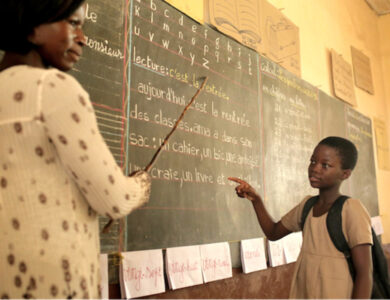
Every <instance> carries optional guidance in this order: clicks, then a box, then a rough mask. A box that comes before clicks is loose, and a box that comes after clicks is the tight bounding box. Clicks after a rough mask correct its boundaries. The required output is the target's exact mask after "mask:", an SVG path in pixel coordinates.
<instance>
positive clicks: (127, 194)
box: [0, 0, 151, 298]
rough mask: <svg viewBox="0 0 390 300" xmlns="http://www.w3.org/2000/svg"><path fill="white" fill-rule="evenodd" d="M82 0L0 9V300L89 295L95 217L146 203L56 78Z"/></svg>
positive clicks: (88, 110)
mask: <svg viewBox="0 0 390 300" xmlns="http://www.w3.org/2000/svg"><path fill="white" fill-rule="evenodd" d="M83 2H84V1H83V0H1V3H0V30H1V33H0V36H1V39H0V49H1V50H4V51H5V55H4V57H3V60H2V61H1V63H0V140H1V143H0V298H98V297H99V282H100V279H99V260H98V259H99V252H100V248H99V231H98V219H97V214H100V215H105V216H109V217H111V218H120V217H123V216H125V215H127V214H128V213H130V212H131V211H133V210H134V209H136V208H138V207H139V206H141V205H142V204H144V203H145V202H146V201H147V200H148V198H149V194H150V183H151V180H150V176H149V174H148V173H146V172H143V171H139V172H136V173H135V174H134V175H133V176H131V177H127V176H124V175H123V173H122V171H121V169H120V168H119V167H118V166H117V164H116V162H115V160H114V158H113V156H112V154H111V153H110V151H109V149H108V147H107V145H106V144H105V142H104V141H103V138H102V136H101V135H100V133H99V130H98V127H97V123H96V117H95V114H94V111H93V108H92V105H91V102H90V100H89V96H88V94H87V93H86V92H85V90H84V89H83V88H82V87H81V86H80V84H79V83H78V82H77V81H76V80H75V79H74V78H73V77H71V76H69V75H67V74H66V73H64V72H66V71H68V70H70V69H71V68H72V67H73V65H74V64H75V63H76V62H77V61H78V60H79V58H80V56H81V54H82V49H83V46H84V45H85V37H84V34H83V30H82V25H83V23H84V17H85V7H84V5H83Z"/></svg>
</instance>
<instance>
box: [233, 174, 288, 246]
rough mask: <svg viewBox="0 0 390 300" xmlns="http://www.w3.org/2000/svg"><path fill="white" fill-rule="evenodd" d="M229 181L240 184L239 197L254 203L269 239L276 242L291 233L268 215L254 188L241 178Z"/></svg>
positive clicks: (261, 224)
mask: <svg viewBox="0 0 390 300" xmlns="http://www.w3.org/2000/svg"><path fill="white" fill-rule="evenodd" d="M228 179H229V180H231V181H234V182H237V183H238V184H239V185H238V186H236V193H237V195H238V196H239V197H241V198H247V199H248V200H250V201H251V202H252V204H253V208H254V209H255V212H256V215H257V219H258V221H259V223H260V226H261V229H263V232H264V233H265V235H266V236H267V239H269V240H271V241H275V240H278V239H281V238H282V237H284V236H286V235H287V234H289V233H291V231H290V230H288V229H287V228H286V227H284V226H283V224H282V223H281V222H280V221H279V222H277V223H275V222H274V220H273V219H272V218H271V216H270V215H269V214H268V212H267V210H266V208H265V206H264V204H263V201H262V199H261V197H260V196H259V195H258V194H257V193H256V191H255V189H254V188H252V187H251V186H250V185H249V184H248V183H247V182H245V181H244V180H241V179H239V178H236V177H229V178H228Z"/></svg>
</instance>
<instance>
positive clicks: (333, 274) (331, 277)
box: [282, 197, 372, 299]
mask: <svg viewBox="0 0 390 300" xmlns="http://www.w3.org/2000/svg"><path fill="white" fill-rule="evenodd" d="M309 198H310V197H307V198H305V199H304V201H302V202H301V203H300V204H298V205H297V206H296V207H295V208H293V209H292V210H291V211H290V212H289V213H287V214H286V215H285V216H284V217H283V218H282V224H283V225H284V226H285V227H286V228H287V229H289V230H291V231H300V230H301V229H300V220H301V215H302V210H303V206H304V204H305V202H306V201H307V200H308V199H309ZM327 215H328V214H327V213H326V214H323V215H321V216H319V217H314V216H313V209H311V210H310V212H309V214H308V215H307V218H306V221H305V226H304V228H303V243H302V249H301V253H300V255H299V257H298V260H297V262H296V265H295V272H294V275H293V280H292V283H291V289H290V298H306V299H307V298H310V299H318V298H322V299H325V298H338V299H348V298H349V299H350V298H351V296H352V289H353V281H352V277H351V275H350V273H349V269H348V263H347V260H346V258H345V257H344V254H343V253H341V252H340V251H338V250H337V249H336V247H335V246H334V245H333V242H332V240H331V239H330V236H329V234H328V229H327V227H326V217H327ZM341 217H342V229H343V233H344V235H345V238H346V239H347V242H348V245H349V247H350V248H353V247H355V246H357V245H361V244H372V235H371V220H370V215H369V214H368V212H367V210H366V208H365V207H364V206H363V205H362V204H361V203H360V201H359V200H357V199H352V198H350V199H348V200H347V201H346V202H345V203H344V206H343V210H342V212H341Z"/></svg>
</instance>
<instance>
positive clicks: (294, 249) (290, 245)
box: [282, 231, 302, 264]
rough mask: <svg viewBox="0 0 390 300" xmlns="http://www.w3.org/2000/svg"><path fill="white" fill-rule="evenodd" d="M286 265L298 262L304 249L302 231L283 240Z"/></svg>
mask: <svg viewBox="0 0 390 300" xmlns="http://www.w3.org/2000/svg"><path fill="white" fill-rule="evenodd" d="M282 242H283V248H284V255H285V258H286V263H288V264H289V263H292V262H295V261H297V259H298V256H299V253H300V252H301V247H302V231H299V232H294V233H290V234H289V235H287V236H285V237H284V238H283V239H282Z"/></svg>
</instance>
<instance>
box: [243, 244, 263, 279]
mask: <svg viewBox="0 0 390 300" xmlns="http://www.w3.org/2000/svg"><path fill="white" fill-rule="evenodd" d="M241 263H242V270H243V272H244V273H250V272H254V271H259V270H264V269H267V261H266V258H265V251H264V239H263V238H257V239H250V240H242V241H241Z"/></svg>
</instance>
